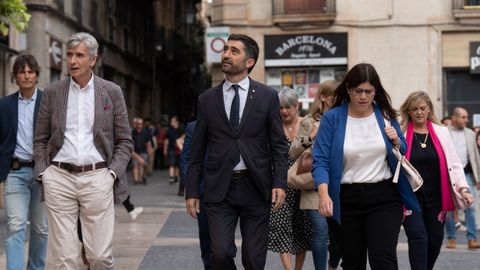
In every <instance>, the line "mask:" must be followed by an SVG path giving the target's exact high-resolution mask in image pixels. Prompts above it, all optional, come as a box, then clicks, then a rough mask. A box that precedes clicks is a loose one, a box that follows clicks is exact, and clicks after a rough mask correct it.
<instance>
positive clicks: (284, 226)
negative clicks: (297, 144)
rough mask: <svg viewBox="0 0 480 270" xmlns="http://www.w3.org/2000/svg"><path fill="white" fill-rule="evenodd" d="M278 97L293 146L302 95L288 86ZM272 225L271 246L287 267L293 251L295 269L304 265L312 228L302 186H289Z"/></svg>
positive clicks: (297, 127)
mask: <svg viewBox="0 0 480 270" xmlns="http://www.w3.org/2000/svg"><path fill="white" fill-rule="evenodd" d="M278 98H279V100H280V113H281V115H282V120H283V121H282V122H283V132H284V133H285V136H286V139H287V142H288V145H289V146H290V145H291V143H292V141H293V140H294V138H295V136H296V135H297V132H298V129H299V128H300V122H301V121H302V117H300V116H299V114H298V109H299V106H300V104H299V103H298V95H297V92H295V90H293V89H291V88H285V89H283V90H281V91H280V92H279V93H278ZM294 162H295V159H293V158H292V157H291V156H289V158H288V166H289V167H290V166H292V165H293V163H294ZM269 228H270V231H269V234H268V250H271V251H273V252H276V253H279V254H280V260H281V262H282V265H283V268H284V269H286V270H289V269H292V255H295V263H294V265H295V267H294V268H293V269H296V270H300V269H302V267H303V263H304V262H305V255H306V253H307V250H310V246H311V240H310V239H311V238H312V228H311V224H310V220H309V218H308V216H307V213H306V212H305V211H303V210H300V190H297V189H294V188H290V187H287V189H286V197H285V203H284V204H283V205H282V207H280V208H279V209H278V210H276V209H274V208H273V207H272V211H271V213H270V226H269Z"/></svg>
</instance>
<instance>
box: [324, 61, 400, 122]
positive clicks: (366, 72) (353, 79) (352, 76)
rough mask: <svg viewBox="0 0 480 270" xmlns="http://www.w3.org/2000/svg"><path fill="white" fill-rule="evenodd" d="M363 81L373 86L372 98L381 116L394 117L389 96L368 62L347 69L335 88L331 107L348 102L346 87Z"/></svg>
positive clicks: (394, 113) (395, 112)
mask: <svg viewBox="0 0 480 270" xmlns="http://www.w3.org/2000/svg"><path fill="white" fill-rule="evenodd" d="M364 82H369V83H370V84H371V85H372V86H373V87H374V88H375V96H374V98H373V100H374V101H375V102H376V103H377V104H378V106H379V107H380V110H381V111H382V114H383V116H384V117H385V118H387V119H389V120H390V119H393V118H396V117H397V115H398V112H397V111H396V110H395V109H394V108H393V107H392V101H391V99H390V96H389V95H388V93H387V91H386V90H385V88H383V86H382V83H381V82H380V77H379V76H378V73H377V71H376V70H375V68H374V67H373V66H372V65H371V64H368V63H360V64H357V65H355V66H354V67H352V69H350V71H348V73H347V75H345V78H344V79H343V81H342V82H341V83H340V85H339V86H338V87H337V89H336V90H335V95H334V97H335V104H334V105H333V107H337V106H340V105H342V104H343V103H344V102H349V101H350V96H349V95H348V88H351V87H356V86H358V85H360V84H362V83H364Z"/></svg>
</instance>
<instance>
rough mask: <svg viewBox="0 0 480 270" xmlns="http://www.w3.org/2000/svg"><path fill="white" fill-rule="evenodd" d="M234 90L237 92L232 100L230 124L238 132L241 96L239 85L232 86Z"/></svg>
mask: <svg viewBox="0 0 480 270" xmlns="http://www.w3.org/2000/svg"><path fill="white" fill-rule="evenodd" d="M232 88H233V90H235V96H234V97H233V100H232V106H231V107H230V124H231V125H232V127H233V128H234V129H235V131H238V130H239V128H240V96H239V95H238V88H240V86H238V84H233V85H232Z"/></svg>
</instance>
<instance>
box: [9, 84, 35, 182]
mask: <svg viewBox="0 0 480 270" xmlns="http://www.w3.org/2000/svg"><path fill="white" fill-rule="evenodd" d="M18 93H19V92H18V91H17V92H15V93H13V94H11V95H9V96H6V97H3V98H1V99H0V182H2V181H4V180H5V178H7V174H8V172H9V171H10V163H11V162H12V157H13V153H14V152H15V146H16V144H17V127H18ZM41 101H42V91H41V90H40V89H38V91H37V100H35V110H34V114H33V131H34V134H35V124H36V122H37V115H38V108H39V107H40V102H41ZM32 144H33V142H32Z"/></svg>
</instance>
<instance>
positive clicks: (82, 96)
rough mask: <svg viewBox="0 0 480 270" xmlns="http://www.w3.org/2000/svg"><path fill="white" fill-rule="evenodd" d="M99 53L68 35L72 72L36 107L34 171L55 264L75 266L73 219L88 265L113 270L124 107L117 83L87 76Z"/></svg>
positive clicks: (90, 42)
mask: <svg viewBox="0 0 480 270" xmlns="http://www.w3.org/2000/svg"><path fill="white" fill-rule="evenodd" d="M97 51H98V43H97V41H96V40H95V38H94V37H93V36H91V35H90V34H87V33H77V34H74V35H72V36H71V37H70V38H69V39H68V41H67V65H68V70H69V73H70V76H71V77H69V78H67V79H64V80H61V81H58V82H55V83H53V84H51V85H49V86H48V87H46V88H45V92H44V95H43V100H42V103H41V106H40V111H39V113H38V120H37V126H36V127H37V128H36V132H35V140H34V160H35V176H36V177H37V180H39V181H41V182H42V184H43V187H44V191H45V201H46V205H47V208H48V223H49V236H50V238H49V249H50V251H51V254H52V255H53V256H52V258H51V259H52V260H53V262H54V264H55V269H77V262H76V259H77V257H78V254H79V250H78V236H77V229H76V228H77V218H78V217H80V221H81V226H82V232H83V243H84V247H85V251H86V257H87V259H88V262H89V264H90V268H91V269H113V266H114V263H113V255H112V238H113V227H114V217H115V216H114V208H113V204H114V197H115V201H116V202H122V201H123V200H125V199H126V197H127V196H128V191H127V179H126V175H125V168H126V167H127V164H128V162H129V160H130V156H131V152H132V150H133V142H132V138H131V133H130V125H129V122H128V115H127V108H126V105H125V100H124V98H123V95H122V90H121V89H120V87H119V86H118V85H116V84H114V83H112V82H110V81H106V80H103V79H101V78H99V77H97V76H95V75H94V74H93V72H92V68H93V66H94V65H95V63H96V60H97ZM114 193H115V196H114Z"/></svg>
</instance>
